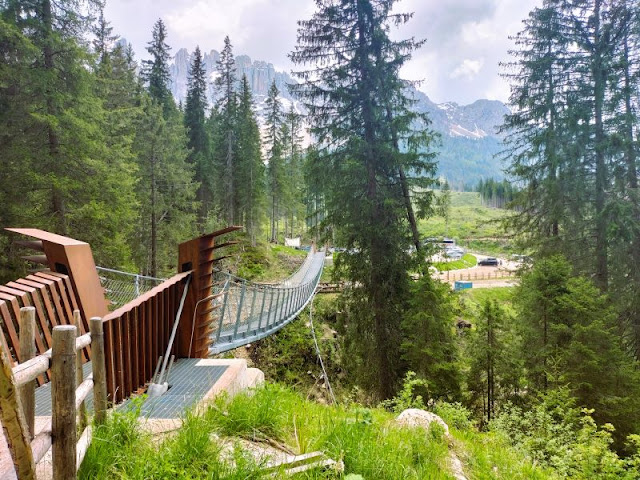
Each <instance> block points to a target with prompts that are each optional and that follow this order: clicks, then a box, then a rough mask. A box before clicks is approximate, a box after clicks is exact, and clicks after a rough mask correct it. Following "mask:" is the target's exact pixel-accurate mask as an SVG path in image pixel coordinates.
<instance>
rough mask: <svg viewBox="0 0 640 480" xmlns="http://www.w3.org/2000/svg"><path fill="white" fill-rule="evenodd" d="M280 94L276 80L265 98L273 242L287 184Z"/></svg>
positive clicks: (275, 237) (275, 238)
mask: <svg viewBox="0 0 640 480" xmlns="http://www.w3.org/2000/svg"><path fill="white" fill-rule="evenodd" d="M279 95H280V91H279V90H278V87H277V86H276V82H275V81H274V82H273V83H272V84H271V87H270V88H269V94H268V95H267V99H266V100H265V104H266V107H267V115H266V118H265V130H266V133H265V146H266V149H267V164H268V166H267V178H268V186H269V197H270V200H271V201H270V203H271V206H270V210H271V214H270V217H271V232H270V241H271V242H277V241H278V219H279V216H280V206H281V201H282V198H283V193H284V185H285V178H284V176H285V170H284V151H283V150H284V145H283V139H282V123H283V113H282V102H281V101H280V98H279Z"/></svg>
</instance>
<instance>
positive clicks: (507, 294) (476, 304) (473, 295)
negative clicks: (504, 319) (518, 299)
mask: <svg viewBox="0 0 640 480" xmlns="http://www.w3.org/2000/svg"><path fill="white" fill-rule="evenodd" d="M514 292H515V287H496V288H471V289H469V290H461V291H460V292H459V293H458V295H460V298H461V299H462V302H463V304H464V306H465V310H464V311H465V317H466V318H468V319H469V320H470V321H471V322H472V323H474V322H475V318H476V316H477V315H479V313H480V310H481V309H482V306H483V305H484V303H485V302H486V301H487V300H495V301H497V302H498V303H499V304H500V306H502V307H503V308H504V309H505V311H506V312H507V313H510V314H511V313H514V310H513V303H512V302H513V294H514Z"/></svg>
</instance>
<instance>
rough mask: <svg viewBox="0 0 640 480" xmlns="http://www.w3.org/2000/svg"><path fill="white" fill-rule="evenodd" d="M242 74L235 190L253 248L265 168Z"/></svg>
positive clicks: (262, 200) (260, 216)
mask: <svg viewBox="0 0 640 480" xmlns="http://www.w3.org/2000/svg"><path fill="white" fill-rule="evenodd" d="M254 108H255V107H254V105H253V96H252V94H251V88H250V87H249V81H248V80H247V77H246V75H243V76H242V82H241V84H240V93H239V101H238V121H237V132H238V143H237V152H238V169H237V179H238V185H242V188H240V189H239V191H238V199H239V202H238V206H239V218H242V219H243V223H244V225H245V227H246V231H247V234H248V235H249V239H250V241H251V244H252V245H254V246H255V244H256V239H257V236H258V233H259V231H260V225H261V223H262V218H263V211H264V207H265V193H266V192H265V168H264V163H263V162H262V145H261V141H260V127H259V126H258V121H257V119H256V112H255V110H254Z"/></svg>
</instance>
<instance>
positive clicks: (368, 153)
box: [291, 0, 433, 398]
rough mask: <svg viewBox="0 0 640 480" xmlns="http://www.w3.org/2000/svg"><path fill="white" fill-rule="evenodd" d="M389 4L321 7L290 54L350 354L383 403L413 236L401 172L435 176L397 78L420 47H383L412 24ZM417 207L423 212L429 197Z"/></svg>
mask: <svg viewBox="0 0 640 480" xmlns="http://www.w3.org/2000/svg"><path fill="white" fill-rule="evenodd" d="M395 3H397V2H396V1H393V0H388V1H369V0H343V1H318V2H317V11H316V13H315V14H314V15H313V16H312V18H311V19H310V20H306V21H301V22H299V25H300V28H299V32H298V45H297V47H296V50H295V51H294V52H293V53H292V54H291V58H292V60H293V61H294V63H296V64H301V65H309V68H308V69H307V70H304V71H299V72H296V75H297V76H298V78H300V79H301V80H302V83H301V84H300V85H295V86H293V90H294V93H296V94H297V95H298V96H299V97H300V98H301V99H302V100H303V101H304V102H305V106H306V107H307V109H308V112H309V117H310V122H309V123H310V124H311V125H312V128H311V132H312V134H313V135H314V136H315V137H316V139H317V141H318V144H319V147H320V149H321V154H322V156H323V160H324V162H325V164H326V168H325V170H326V177H327V183H326V184H327V187H328V191H327V192H326V201H327V210H328V215H329V218H328V220H329V221H330V222H331V223H332V224H333V225H334V226H335V227H336V228H337V229H338V232H337V233H338V235H339V236H340V238H341V239H342V241H343V242H344V244H345V245H346V246H347V247H348V248H349V249H350V251H349V252H347V253H345V254H343V255H341V256H340V261H339V262H338V264H337V266H336V267H337V271H338V272H339V273H340V274H341V275H343V276H344V277H345V278H346V279H347V280H349V281H350V282H351V285H353V288H352V293H351V295H350V297H349V299H348V301H347V303H346V308H347V313H348V318H349V323H350V326H349V330H350V332H349V333H350V336H351V339H352V346H353V347H354V352H353V353H354V354H355V356H356V358H358V360H357V362H356V364H359V365H361V366H363V368H362V369H360V372H359V373H360V374H361V375H362V377H363V380H364V381H368V382H370V383H371V384H373V386H374V387H375V391H376V393H377V395H378V396H379V397H380V398H386V397H389V396H390V395H392V394H393V392H394V389H395V387H396V384H397V380H398V378H399V374H400V369H401V365H400V363H399V362H398V359H399V358H400V355H399V349H398V346H399V344H400V341H399V334H400V325H399V323H400V322H399V319H401V317H402V312H403V311H404V307H405V303H406V300H407V296H408V291H409V277H408V274H407V270H408V268H410V265H411V261H410V257H409V255H408V254H407V253H406V252H407V251H408V247H409V244H410V243H411V242H412V234H411V229H410V226H409V225H408V220H407V210H406V203H405V198H404V196H403V192H402V181H401V178H400V174H399V171H400V169H401V168H403V169H408V168H412V169H413V170H414V171H415V172H416V174H417V175H420V174H429V173H431V172H432V171H433V165H432V164H431V163H430V161H429V157H428V155H425V154H424V153H422V152H424V150H421V148H423V147H425V145H426V144H427V143H428V140H429V139H430V137H429V135H428V132H425V131H422V132H414V131H413V125H414V124H413V123H412V122H410V121H408V120H409V118H411V117H413V115H412V114H411V111H410V106H411V101H410V99H408V98H407V97H406V93H405V92H406V90H405V87H406V83H404V82H402V81H401V80H400V79H399V75H398V71H399V69H400V67H401V66H402V65H403V64H404V63H405V62H406V60H407V59H408V58H410V56H411V52H412V51H413V50H414V49H415V48H417V46H418V45H419V43H416V42H415V41H413V40H405V41H393V40H391V39H390V38H389V30H390V27H391V25H398V24H402V23H405V22H407V21H408V20H409V19H410V18H411V15H408V14H392V13H391V10H392V8H393V6H394V4H395ZM381 99H382V100H381ZM414 118H415V117H414ZM396 139H397V140H398V142H397V143H396V142H395V140H396ZM398 145H406V147H407V149H406V150H405V151H401V150H400V149H399V148H398ZM423 200H424V203H423V207H426V206H427V205H428V203H429V201H430V197H428V196H427V197H425V198H424V199H423ZM365 365H366V367H364V366H365ZM371 365H373V367H374V368H371Z"/></svg>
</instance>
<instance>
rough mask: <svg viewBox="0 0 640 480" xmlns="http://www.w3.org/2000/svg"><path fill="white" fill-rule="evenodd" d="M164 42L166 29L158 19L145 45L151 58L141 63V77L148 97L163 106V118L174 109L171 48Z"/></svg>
mask: <svg viewBox="0 0 640 480" xmlns="http://www.w3.org/2000/svg"><path fill="white" fill-rule="evenodd" d="M166 40H167V28H166V27H165V25H164V22H163V21H162V19H161V18H159V19H158V20H157V21H156V23H155V24H154V25H153V31H152V40H151V41H150V42H149V43H148V44H147V45H148V46H147V51H148V52H149V54H150V55H151V56H152V57H153V58H152V59H151V60H144V61H143V62H142V67H143V68H142V76H143V78H144V79H145V81H146V82H147V89H148V91H149V95H150V96H151V98H152V99H153V100H154V101H155V102H157V103H159V104H161V105H162V106H163V109H164V115H165V118H166V117H167V116H168V115H169V112H170V111H171V110H172V109H175V101H174V100H173V96H172V95H171V90H170V89H169V84H170V82H171V74H170V73H169V59H170V58H171V54H170V51H171V47H169V45H167V43H166Z"/></svg>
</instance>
